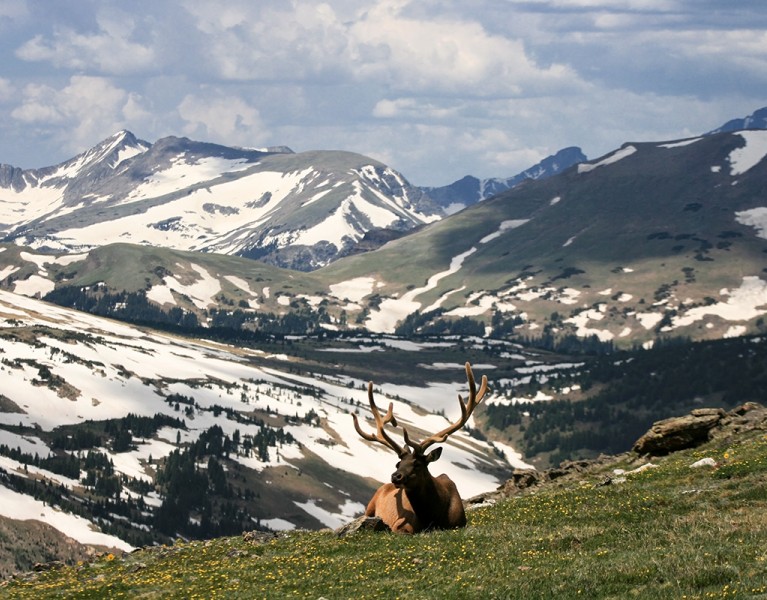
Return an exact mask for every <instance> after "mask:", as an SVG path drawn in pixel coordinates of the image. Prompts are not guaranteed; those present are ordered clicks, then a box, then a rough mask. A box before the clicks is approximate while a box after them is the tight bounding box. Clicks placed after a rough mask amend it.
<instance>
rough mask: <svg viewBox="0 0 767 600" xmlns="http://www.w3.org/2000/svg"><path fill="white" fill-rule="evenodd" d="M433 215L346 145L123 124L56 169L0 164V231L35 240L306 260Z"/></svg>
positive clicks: (293, 263)
mask: <svg viewBox="0 0 767 600" xmlns="http://www.w3.org/2000/svg"><path fill="white" fill-rule="evenodd" d="M440 216H441V212H440V210H439V209H438V208H437V207H436V206H434V205H433V203H431V202H430V201H429V199H428V198H426V197H425V196H424V194H423V193H422V192H420V191H419V190H417V189H416V188H414V187H412V186H411V185H410V184H408V182H407V181H406V180H405V179H404V178H403V177H402V176H401V175H400V174H399V173H397V172H395V171H393V170H392V169H390V168H388V167H386V166H385V165H383V164H381V163H379V162H377V161H374V160H372V159H369V158H366V157H364V156H360V155H358V154H352V153H349V152H340V151H316V152H304V153H299V154H295V153H293V152H292V151H290V150H289V149H287V148H272V149H268V148H267V149H263V150H252V149H244V148H229V147H226V146H219V145H215V144H208V143H202V142H195V141H192V140H188V139H186V138H176V137H168V138H164V139H161V140H159V141H157V142H156V143H154V144H149V143H148V142H144V141H142V140H138V139H136V138H135V136H134V135H133V134H131V133H130V132H127V131H122V132H119V133H118V134H116V135H114V136H113V137H111V138H109V139H107V140H105V141H104V142H102V143H101V144H99V145H97V146H96V147H94V148H92V149H91V150H89V151H87V152H85V153H83V154H81V155H79V156H77V157H75V158H73V159H71V160H69V161H67V162H64V163H62V164H60V165H58V166H55V167H47V168H44V169H36V170H26V171H25V170H21V169H17V168H14V167H11V166H8V165H2V166H0V236H2V238H3V239H4V240H5V241H14V242H15V243H17V244H21V245H28V246H30V247H33V248H39V249H53V250H68V251H83V250H90V249H93V248H97V247H99V246H103V245H105V244H109V243H113V242H117V241H121V242H129V243H134V244H144V245H150V246H165V247H170V248H174V249H177V250H192V251H197V252H216V253H221V254H229V255H238V256H247V257H251V258H259V259H260V260H262V261H265V262H269V263H272V264H276V265H280V266H285V267H290V268H293V269H300V270H311V269H314V268H317V267H319V266H322V265H324V264H327V263H328V262H330V261H332V260H333V259H334V258H336V257H337V256H339V255H342V254H344V253H348V252H350V251H353V249H354V247H355V245H356V244H357V242H359V241H360V240H362V239H363V237H364V236H365V234H366V233H367V232H369V231H371V230H379V229H391V230H394V231H405V230H408V229H410V228H413V227H417V226H420V225H422V224H424V223H427V222H430V221H434V220H437V219H439V218H440ZM366 242H367V243H369V240H367V241H366Z"/></svg>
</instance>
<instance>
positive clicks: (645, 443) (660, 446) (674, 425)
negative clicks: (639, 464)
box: [633, 408, 726, 456]
mask: <svg viewBox="0 0 767 600" xmlns="http://www.w3.org/2000/svg"><path fill="white" fill-rule="evenodd" d="M725 416H726V413H725V412H724V411H723V410H722V409H721V408H698V409H695V410H693V411H692V412H691V413H690V414H689V415H685V416H683V417H672V418H671V419H665V420H663V421H658V422H656V423H654V424H653V426H652V427H651V428H650V430H649V431H648V432H647V433H645V434H644V435H643V436H642V437H641V438H639V439H638V440H637V441H636V443H635V444H634V447H633V450H634V452H636V453H637V454H652V455H654V456H662V455H664V454H669V453H671V452H676V451H677V450H684V449H685V448H694V447H695V446H699V445H700V444H703V443H704V442H706V441H708V440H709V439H710V435H711V430H712V429H713V428H714V427H716V426H717V425H719V424H720V422H721V421H722V419H724V418H725Z"/></svg>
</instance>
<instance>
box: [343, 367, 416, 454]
mask: <svg viewBox="0 0 767 600" xmlns="http://www.w3.org/2000/svg"><path fill="white" fill-rule="evenodd" d="M368 398H369V400H370V409H371V410H372V412H373V418H374V419H375V421H376V434H375V435H373V434H372V433H365V432H364V431H362V429H360V424H359V422H358V421H357V415H355V414H354V413H352V419H354V429H356V430H357V433H359V434H360V436H362V437H363V438H364V439H366V440H368V441H370V442H379V443H381V444H383V445H384V446H388V447H389V448H391V449H392V450H394V451H395V452H396V453H397V456H402V455H403V454H407V452H408V451H407V450H406V449H405V448H404V447H403V446H400V445H399V444H397V442H395V441H394V440H393V439H392V438H391V437H389V435H388V434H387V433H386V432H385V431H384V425H386V423H391V424H392V425H393V426H394V427H396V426H397V419H395V418H394V403H393V402H389V410H388V411H386V415H385V416H384V417H381V413H380V412H379V411H378V407H377V406H376V403H375V401H374V400H373V382H372V381H371V382H370V383H368ZM405 440H407V431H405Z"/></svg>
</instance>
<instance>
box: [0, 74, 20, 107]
mask: <svg viewBox="0 0 767 600" xmlns="http://www.w3.org/2000/svg"><path fill="white" fill-rule="evenodd" d="M15 91H16V90H15V86H14V85H13V84H12V83H11V82H10V80H8V79H4V78H2V77H0V102H8V101H9V100H11V99H12V98H13V96H14V94H15Z"/></svg>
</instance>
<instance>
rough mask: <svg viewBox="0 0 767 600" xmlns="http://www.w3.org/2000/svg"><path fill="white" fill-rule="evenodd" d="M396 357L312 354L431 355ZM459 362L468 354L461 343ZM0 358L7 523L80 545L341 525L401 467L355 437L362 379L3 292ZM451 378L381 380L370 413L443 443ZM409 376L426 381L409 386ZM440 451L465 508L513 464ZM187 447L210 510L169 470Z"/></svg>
mask: <svg viewBox="0 0 767 600" xmlns="http://www.w3.org/2000/svg"><path fill="white" fill-rule="evenodd" d="M387 343H390V344H391V346H387ZM397 345H398V342H397V341H395V340H391V342H387V340H380V341H379V342H378V343H375V344H371V343H370V340H369V339H367V340H366V339H365V338H360V339H358V340H351V341H350V342H349V343H348V344H347V345H346V348H347V349H346V350H343V349H341V348H334V349H332V350H331V349H328V347H327V346H324V347H321V348H319V349H317V350H316V353H317V356H320V357H323V356H324V357H326V358H325V359H324V362H326V363H327V364H328V365H332V363H333V362H334V361H335V360H336V358H335V357H338V356H343V352H346V353H347V354H348V355H349V356H354V355H356V356H364V355H365V354H364V353H365V352H371V351H376V352H377V353H378V355H379V356H381V355H383V354H384V353H388V352H392V353H399V354H402V353H404V354H407V355H409V357H408V358H407V359H406V360H408V361H409V362H412V363H413V364H414V365H415V364H416V363H418V362H419V361H423V360H425V359H424V356H425V355H428V348H427V347H426V346H419V345H417V344H410V345H409V346H408V347H406V348H398V347H397ZM283 350H285V348H284V346H283ZM454 351H455V355H456V357H458V356H465V350H464V347H463V345H461V344H459V343H458V342H457V341H456V343H455V350H454ZM288 352H289V350H288ZM440 352H441V353H442V356H448V355H449V354H444V353H449V352H450V348H447V347H445V348H440ZM302 353H303V352H302ZM0 356H2V362H1V363H0V499H1V500H2V502H0V518H2V517H6V518H10V519H30V518H32V519H36V520H41V521H44V522H47V523H49V524H50V525H52V526H53V527H55V528H58V529H60V530H62V531H63V532H65V533H67V534H68V535H70V536H71V537H73V538H74V539H76V540H78V541H80V542H82V543H84V544H95V545H101V546H107V547H116V548H121V549H128V548H129V547H130V546H136V545H141V544H144V543H150V542H151V541H157V540H158V537H157V536H162V535H166V536H168V537H174V535H175V534H176V533H181V534H185V532H186V533H188V528H189V527H193V528H197V529H199V530H200V531H199V534H200V535H204V531H203V529H204V527H205V519H207V523H208V526H209V527H210V526H211V524H214V525H215V524H216V523H217V522H219V519H224V518H225V517H226V518H228V519H229V521H228V522H231V520H232V515H234V514H235V511H234V510H229V512H226V510H224V509H225V508H226V504H227V503H228V504H230V505H231V506H235V507H236V508H237V510H238V512H237V515H239V519H240V522H241V523H242V522H243V521H244V526H245V527H249V528H254V527H256V526H257V525H260V526H262V527H268V528H270V529H292V528H295V527H304V528H321V527H335V526H338V525H340V524H342V523H344V522H346V521H349V520H351V518H352V517H354V516H356V515H358V514H360V513H361V512H362V511H363V510H364V505H365V503H366V502H367V500H368V499H369V498H370V495H371V494H372V490H373V489H374V488H375V485H376V484H375V483H374V482H375V481H387V480H388V478H389V475H390V473H391V471H392V470H393V465H394V463H395V462H396V457H395V456H393V455H392V453H391V452H390V451H388V452H387V451H386V450H385V449H384V448H383V447H382V446H379V445H376V444H369V443H367V442H366V441H364V440H362V439H361V438H360V436H359V435H357V433H356V432H355V430H354V425H353V422H352V418H351V412H357V413H358V414H360V416H361V417H362V420H363V422H365V421H367V418H368V416H369V409H368V408H367V393H366V383H367V382H366V381H365V380H363V379H357V378H354V377H350V376H348V375H342V374H338V373H334V372H333V370H332V369H328V370H326V371H324V372H323V373H321V374H320V373H317V372H313V371H312V366H311V364H312V363H309V364H308V366H307V364H304V362H303V361H302V359H300V358H298V356H295V355H294V356H290V355H289V354H285V353H284V352H281V351H279V349H278V348H277V347H272V348H269V347H268V345H267V344H264V345H263V347H262V349H257V348H252V347H251V348H236V347H234V346H231V345H227V344H219V343H215V342H212V341H208V340H192V339H184V338H179V337H176V336H172V335H167V334H163V333H158V332H155V331H152V330H148V329H140V328H137V327H133V326H129V325H125V324H121V323H119V322H117V321H113V320H107V319H102V318H98V317H94V316H91V315H88V314H85V313H82V312H78V311H75V310H71V309H65V308H61V307H57V306H54V305H51V304H48V303H45V302H40V301H38V300H34V299H32V298H28V297H25V296H21V295H18V294H13V293H10V292H6V291H0ZM401 360H403V357H401V356H400V357H399V358H395V360H394V362H395V363H397V364H399V363H398V362H397V361H401ZM378 362H379V364H380V363H381V359H380V358H379V359H378ZM506 362H508V361H506ZM313 364H314V365H315V366H316V364H317V363H316V362H315V363H313ZM448 368H449V369H450V373H452V374H454V375H455V380H454V382H450V381H446V380H445V375H444V369H445V366H444V365H442V366H441V367H440V366H437V367H436V368H435V367H433V366H432V365H419V366H418V367H415V366H414V368H413V369H412V370H411V371H410V372H409V373H408V378H407V380H404V381H403V379H402V377H401V375H400V376H399V377H397V381H386V380H384V379H383V376H382V375H379V376H377V377H376V379H377V381H376V394H377V397H378V400H379V404H382V403H384V402H389V401H391V402H394V409H395V413H396V415H397V418H398V420H399V421H401V422H402V423H405V424H407V426H408V428H409V430H410V431H411V433H412V434H414V435H418V436H420V435H422V433H423V431H424V430H426V431H429V430H431V431H438V430H439V429H441V428H443V427H444V426H445V423H446V422H447V421H446V416H445V415H447V418H450V419H455V418H457V417H458V416H459V414H460V409H459V406H458V401H457V395H458V393H459V392H460V393H463V394H464V395H465V391H464V390H465V387H466V380H465V374H464V373H463V369H462V367H461V365H460V364H458V363H456V364H455V365H454V368H453V366H450V367H448ZM495 368H496V367H494V366H492V365H488V364H484V365H481V364H480V365H476V366H475V372H476V373H477V375H479V374H485V373H486V374H488V375H490V376H492V370H493V369H495ZM416 372H421V373H424V374H426V375H427V376H430V381H431V382H430V383H426V384H425V385H423V379H421V380H420V381H421V382H422V383H421V385H418V384H415V383H410V380H411V378H412V377H413V376H414V374H415V373H416ZM365 374H366V375H368V376H370V371H369V369H366V372H365ZM427 381H429V380H427ZM403 398H409V399H410V400H412V402H411V401H407V400H403ZM368 426H370V425H369V424H368ZM394 435H397V434H396V433H395V434H394ZM444 448H445V452H444V454H443V457H442V458H441V460H440V462H439V463H438V465H437V466H436V467H435V469H438V472H446V473H448V474H449V475H450V477H451V478H452V479H453V480H454V481H455V482H456V484H457V486H458V488H459V490H460V492H461V494H462V495H463V496H464V497H470V496H472V495H475V494H478V493H481V492H483V491H488V490H491V489H494V488H495V487H496V486H497V485H498V484H499V483H501V481H503V479H502V477H503V475H504V474H505V473H507V472H508V469H509V468H510V463H509V462H508V461H507V460H505V459H502V458H500V456H499V454H498V453H497V452H496V450H495V449H494V447H493V446H492V444H489V443H487V442H483V441H480V440H477V439H474V438H472V437H471V436H470V435H469V434H468V432H466V431H462V432H458V433H456V434H454V435H453V436H452V437H451V438H450V440H449V441H448V443H446V444H445V445H444ZM498 449H504V447H503V446H500V447H499V448H498ZM505 450H506V451H507V456H508V457H509V459H512V454H511V453H509V452H508V450H509V449H508V448H505ZM192 451H194V452H195V454H194V455H193V458H194V461H195V463H194V466H193V464H192V463H190V464H189V465H187V466H188V468H189V469H190V470H192V471H194V473H197V476H198V477H199V480H200V481H202V482H203V485H204V486H206V490H200V491H201V492H202V493H203V494H204V495H205V497H206V498H208V501H207V503H206V502H205V499H204V498H203V499H202V500H201V504H200V505H198V506H195V505H191V506H190V505H187V504H183V503H181V505H179V506H175V505H174V504H173V501H172V500H171V498H170V496H171V494H172V493H173V485H172V484H170V483H169V476H171V475H173V473H175V472H176V471H173V472H172V473H171V472H169V471H168V469H170V468H171V467H170V466H169V465H171V464H173V465H176V467H177V468H178V469H180V471H181V472H182V474H183V472H184V471H183V468H181V467H180V466H179V463H178V462H174V461H179V460H181V456H182V455H183V453H185V452H186V453H187V454H188V453H190V452H192ZM171 455H173V456H171ZM169 457H170V458H169ZM203 457H204V460H203ZM211 458H213V459H214V460H213V462H210V459H211ZM516 464H522V463H521V462H517V463H516ZM217 465H221V466H222V467H223V471H219V469H220V467H219V466H217ZM214 471H215V472H218V473H219V479H220V478H221V477H223V478H224V479H225V481H226V484H224V483H221V482H220V481H219V483H216V479H215V473H214ZM161 472H164V474H161ZM201 474H205V477H203V476H202V475H201ZM188 476H189V477H192V474H189V475H188ZM190 481H191V480H190ZM208 482H210V484H209V485H210V488H209V489H207V486H208ZM186 484H187V485H188V481H186ZM51 488H52V489H53V490H54V491H55V493H54V494H53V495H51ZM176 491H178V490H176ZM214 498H215V501H214V500H213V499H214ZM52 505H55V506H52ZM163 507H164V508H163ZM206 507H207V508H206ZM222 507H223V508H222ZM218 509H221V510H224V513H222V512H220V511H219V510H218ZM167 510H175V511H179V510H184V511H187V512H185V513H184V517H183V518H182V519H181V521H179V523H178V524H177V525H178V527H179V529H178V530H176V531H174V530H172V529H171V530H170V531H168V530H167V525H168V522H167V521H163V520H162V518H160V517H161V516H165V517H166V518H168V519H170V517H168V515H167V513H166V512H163V511H167ZM206 511H207V512H206ZM201 515H202V517H201ZM200 518H202V522H201V521H200ZM170 521H171V523H172V519H170ZM248 523H249V525H248ZM195 531H196V530H195ZM215 531H216V530H208V535H210V534H211V533H212V532H215ZM160 539H162V538H161V537H160Z"/></svg>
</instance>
